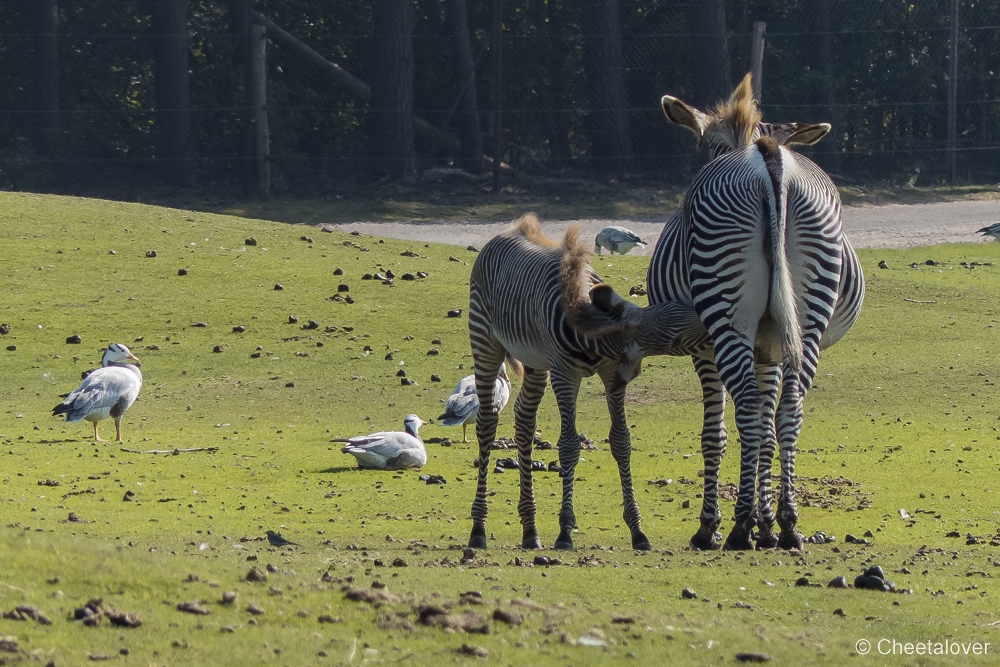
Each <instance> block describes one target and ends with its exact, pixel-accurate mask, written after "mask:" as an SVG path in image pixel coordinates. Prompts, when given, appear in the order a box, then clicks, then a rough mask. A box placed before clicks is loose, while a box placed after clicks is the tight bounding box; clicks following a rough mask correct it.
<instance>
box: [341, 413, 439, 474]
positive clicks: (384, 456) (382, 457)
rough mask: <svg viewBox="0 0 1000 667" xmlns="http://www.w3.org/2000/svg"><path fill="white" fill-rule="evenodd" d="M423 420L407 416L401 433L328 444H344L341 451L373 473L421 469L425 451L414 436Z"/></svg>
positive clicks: (395, 432) (375, 434)
mask: <svg viewBox="0 0 1000 667" xmlns="http://www.w3.org/2000/svg"><path fill="white" fill-rule="evenodd" d="M423 423H424V422H423V420H422V419H420V417H418V416H416V415H407V416H406V419H405V420H403V428H404V429H405V430H404V431H379V432H378V433H372V434H370V435H359V436H356V437H354V438H346V439H334V440H331V442H346V443H347V444H346V445H344V448H343V449H341V450H340V451H342V452H343V453H345V454H351V455H352V456H354V458H356V459H357V460H358V467H359V468H367V469H373V470H407V469H410V468H423V467H424V465H425V464H426V463H427V450H426V449H424V442H423V440H421V439H420V436H419V435H418V434H417V430H418V429H419V428H420V427H421V426H422V425H423Z"/></svg>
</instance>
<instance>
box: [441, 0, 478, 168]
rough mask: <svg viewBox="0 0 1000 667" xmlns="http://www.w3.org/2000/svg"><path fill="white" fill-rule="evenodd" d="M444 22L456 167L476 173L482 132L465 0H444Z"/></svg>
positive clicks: (474, 64)
mask: <svg viewBox="0 0 1000 667" xmlns="http://www.w3.org/2000/svg"><path fill="white" fill-rule="evenodd" d="M446 9H447V12H448V22H449V24H450V26H451V41H452V48H453V49H454V59H455V80H456V82H457V84H458V89H459V98H458V106H457V108H456V110H455V122H456V123H457V125H458V136H459V139H460V140H461V142H462V148H461V153H460V155H459V165H460V166H461V167H462V168H463V169H467V170H468V171H472V172H479V171H481V170H482V168H483V131H482V127H481V126H480V124H479V99H478V97H477V95H476V63H475V60H474V59H473V57H472V40H471V39H470V37H469V11H468V8H467V7H466V0H447V3H446Z"/></svg>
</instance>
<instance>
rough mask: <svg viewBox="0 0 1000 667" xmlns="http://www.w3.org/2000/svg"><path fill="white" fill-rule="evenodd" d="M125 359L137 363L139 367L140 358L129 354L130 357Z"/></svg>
mask: <svg viewBox="0 0 1000 667" xmlns="http://www.w3.org/2000/svg"><path fill="white" fill-rule="evenodd" d="M125 359H126V361H132V362H135V365H136V366H138V365H139V357H137V356H135V355H134V354H131V353H129V355H128V356H127V357H125Z"/></svg>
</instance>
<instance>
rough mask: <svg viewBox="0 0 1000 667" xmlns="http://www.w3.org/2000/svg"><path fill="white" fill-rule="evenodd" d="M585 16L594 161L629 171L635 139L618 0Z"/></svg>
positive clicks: (603, 166)
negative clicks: (632, 137)
mask: <svg viewBox="0 0 1000 667" xmlns="http://www.w3.org/2000/svg"><path fill="white" fill-rule="evenodd" d="M585 17H586V18H585V20H586V21H587V23H586V41H585V49H586V50H585V51H584V58H585V60H584V67H585V68H586V70H587V83H588V86H589V88H590V107H591V112H590V130H589V132H590V140H591V145H592V152H593V158H594V164H595V166H596V167H598V168H600V169H606V170H610V171H615V172H618V173H625V172H627V171H628V170H629V168H630V167H631V163H632V143H631V139H630V137H629V124H628V99H627V96H626V94H625V74H624V67H623V61H622V42H621V38H622V36H621V23H620V20H619V16H618V0H600V2H598V3H597V6H596V7H593V8H591V9H590V10H589V11H587V12H586V14H585Z"/></svg>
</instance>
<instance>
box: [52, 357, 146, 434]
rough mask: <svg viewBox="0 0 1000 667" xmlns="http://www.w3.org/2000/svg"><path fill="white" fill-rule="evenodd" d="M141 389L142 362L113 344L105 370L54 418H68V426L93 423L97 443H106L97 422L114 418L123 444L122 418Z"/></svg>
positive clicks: (104, 360)
mask: <svg viewBox="0 0 1000 667" xmlns="http://www.w3.org/2000/svg"><path fill="white" fill-rule="evenodd" d="M141 388H142V372H141V371H140V370H139V359H138V358H137V357H136V356H135V355H134V354H132V353H131V352H130V351H129V349H128V348H127V347H125V346H124V345H122V344H121V343H112V344H111V345H108V349H106V350H105V351H104V356H103V357H102V358H101V368H98V369H97V370H95V371H92V372H91V373H90V374H89V375H87V377H85V378H84V380H83V383H82V384H81V385H80V386H79V387H78V388H77V389H76V390H75V391H73V392H71V393H70V394H69V395H68V396H67V397H66V400H65V401H63V402H62V403H60V404H59V405H57V406H56V407H54V408H52V414H53V415H63V414H64V415H66V421H68V422H78V421H80V420H81V419H86V420H87V421H89V422H93V424H94V441H95V442H103V441H102V440H101V437H100V435H98V433H97V422H99V421H101V420H102V419H107V418H108V417H109V416H110V417H112V418H113V419H114V420H115V440H117V441H118V442H121V441H122V417H123V416H124V415H125V411H126V410H128V409H129V408H130V407H131V406H132V404H133V403H135V399H136V398H138V397H139V390H140V389H141Z"/></svg>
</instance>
